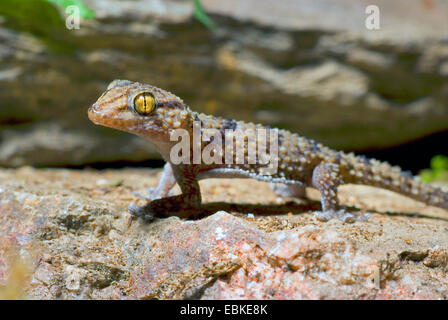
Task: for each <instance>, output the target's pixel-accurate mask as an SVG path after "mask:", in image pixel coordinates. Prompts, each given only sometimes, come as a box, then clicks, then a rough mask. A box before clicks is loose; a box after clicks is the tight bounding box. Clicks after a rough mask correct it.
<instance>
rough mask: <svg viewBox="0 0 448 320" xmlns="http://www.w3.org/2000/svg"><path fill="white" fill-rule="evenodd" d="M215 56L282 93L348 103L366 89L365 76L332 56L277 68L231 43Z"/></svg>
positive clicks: (363, 93)
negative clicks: (309, 63) (280, 68)
mask: <svg viewBox="0 0 448 320" xmlns="http://www.w3.org/2000/svg"><path fill="white" fill-rule="evenodd" d="M217 59H218V61H219V62H220V63H221V65H222V66H224V67H226V68H229V69H236V70H240V71H243V72H246V73H248V74H250V75H252V76H256V77H259V78H261V79H263V80H265V81H267V82H269V83H271V84H272V85H273V86H274V87H276V88H278V89H280V90H282V91H284V92H285V93H289V94H297V95H300V96H303V97H313V98H315V99H318V100H323V101H337V102H338V103H340V104H342V105H350V104H353V103H354V102H355V101H357V100H359V99H361V98H362V97H363V96H364V95H365V94H366V93H367V91H368V79H367V77H366V76H364V75H363V74H362V73H361V72H359V71H357V70H355V69H353V68H350V67H348V66H344V65H342V64H340V63H338V62H336V61H332V60H330V61H327V62H324V63H321V64H319V65H317V66H312V67H311V66H309V67H294V68H291V69H289V70H278V69H276V68H274V67H273V66H270V65H268V64H267V63H265V62H264V61H262V60H261V59H259V58H258V57H257V56H256V55H254V54H252V53H251V52H248V51H242V52H240V51H238V50H237V49H235V48H234V47H233V46H227V47H224V48H222V49H221V50H220V51H219V52H218V54H217Z"/></svg>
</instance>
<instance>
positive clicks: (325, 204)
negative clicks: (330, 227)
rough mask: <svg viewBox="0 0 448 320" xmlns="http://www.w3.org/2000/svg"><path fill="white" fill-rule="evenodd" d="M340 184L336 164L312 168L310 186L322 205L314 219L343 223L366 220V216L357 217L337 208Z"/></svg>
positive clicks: (340, 180) (367, 216)
mask: <svg viewBox="0 0 448 320" xmlns="http://www.w3.org/2000/svg"><path fill="white" fill-rule="evenodd" d="M342 183H343V181H342V179H341V177H340V175H339V166H338V165H337V164H334V163H325V162H324V163H321V164H319V165H318V166H316V168H314V171H313V178H312V184H313V187H314V188H316V189H317V190H319V192H320V197H321V203H322V211H321V212H315V213H314V214H315V215H316V217H317V218H318V219H319V220H323V221H328V220H330V219H334V218H336V219H339V220H341V221H343V222H353V221H355V220H361V221H365V220H367V219H368V218H369V216H370V215H368V214H365V215H363V216H357V215H353V214H351V213H349V212H347V211H345V210H344V209H340V208H339V200H338V186H339V185H340V184H342Z"/></svg>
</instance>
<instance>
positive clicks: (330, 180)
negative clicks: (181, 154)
mask: <svg viewBox="0 0 448 320" xmlns="http://www.w3.org/2000/svg"><path fill="white" fill-rule="evenodd" d="M137 100H138V101H141V102H140V105H141V108H140V109H141V110H140V109H139V107H140V105H139V104H138V103H137V102H136V101H137ZM148 106H151V108H149V107H148ZM142 110H143V111H142ZM89 118H90V119H91V120H92V121H93V122H94V123H96V124H100V125H103V126H107V127H112V128H115V129H119V130H123V131H127V132H131V133H134V134H137V135H139V136H142V137H144V138H146V139H148V140H149V141H150V142H151V143H152V144H153V145H154V146H155V147H156V149H157V150H158V151H159V152H160V153H161V155H162V156H163V158H164V159H165V160H166V161H167V162H170V158H169V157H170V150H171V148H172V147H173V146H174V145H175V144H176V143H177V141H170V134H171V132H172V130H174V129H179V128H182V129H186V130H187V131H188V132H189V133H190V136H192V132H193V124H194V122H195V121H196V122H200V124H201V134H203V133H204V130H205V129H217V130H219V131H220V132H221V133H222V137H223V139H222V150H225V139H224V134H225V131H226V130H229V129H230V130H238V129H241V130H243V131H245V130H247V129H252V130H254V132H255V130H257V129H266V136H267V137H269V130H273V129H271V128H269V127H267V126H263V125H261V124H253V123H245V122H243V121H236V120H233V119H226V118H221V117H214V116H210V115H205V114H202V113H196V112H194V111H192V110H190V109H189V108H188V106H187V105H186V104H185V103H184V102H183V101H182V100H181V99H180V98H179V97H177V96H176V95H174V94H172V93H170V92H168V91H165V90H163V89H160V88H157V87H154V86H150V85H147V84H142V83H138V82H131V81H127V80H115V81H113V82H112V83H111V84H110V85H109V86H108V88H107V91H106V92H105V93H103V95H102V96H101V97H100V98H99V99H98V101H97V102H96V103H95V104H94V105H93V106H92V107H91V108H90V109H89ZM275 130H277V129H275ZM201 141H202V144H201V150H202V149H204V148H205V147H206V146H207V145H208V143H210V142H204V141H203V139H201ZM268 141H269V140H268ZM234 143H235V145H236V146H240V145H241V144H243V146H244V147H245V153H244V161H243V162H244V163H243V164H238V163H235V162H236V161H235V160H237V159H236V156H237V155H236V154H235V153H233V154H232V157H233V160H234V161H233V164H230V165H229V164H225V158H224V157H225V155H224V153H221V154H220V157H221V159H222V164H205V163H201V164H198V165H194V164H191V165H174V164H171V167H172V168H170V170H172V172H174V176H175V177H176V181H177V182H178V184H179V185H180V187H181V189H182V188H183V189H184V190H185V192H184V193H191V194H192V193H194V192H199V187H197V188H193V185H196V181H197V180H199V179H203V178H208V177H250V178H255V179H259V180H264V181H270V182H279V183H284V184H287V185H291V186H294V185H295V187H298V186H301V187H307V186H310V187H314V188H317V189H318V190H319V191H320V193H321V198H322V206H323V213H324V214H321V215H320V216H319V215H318V216H319V217H320V218H322V219H324V220H328V219H331V218H334V217H338V218H341V216H343V217H346V216H347V215H346V214H345V213H341V212H339V210H338V201H337V187H338V185H340V184H342V183H354V184H364V185H370V186H375V187H381V188H385V189H388V190H392V191H395V192H398V193H400V194H403V195H406V196H409V197H411V198H414V199H416V200H420V201H423V202H425V203H427V204H430V205H434V206H438V207H441V208H445V209H448V193H445V192H442V191H441V190H440V189H438V188H435V187H433V186H431V185H429V184H425V183H422V182H421V181H420V180H419V179H418V178H414V177H412V175H411V174H410V173H408V172H403V171H402V170H401V169H400V168H399V167H392V166H391V165H389V164H388V163H385V162H380V161H377V160H374V159H367V158H365V157H363V156H355V155H354V154H353V153H349V154H345V153H343V152H339V151H335V150H331V149H329V148H328V147H325V146H323V145H321V144H319V143H316V142H314V141H312V140H309V139H306V138H304V137H301V136H299V135H298V134H295V133H291V132H289V131H286V130H278V155H279V158H278V172H277V173H276V174H274V175H262V174H260V173H262V172H263V168H264V167H265V165H260V164H259V163H258V162H255V163H253V164H250V163H248V160H249V154H248V150H247V145H245V144H244V141H238V140H237V141H235V142H234ZM191 148H193V146H191ZM269 150H270V149H269V142H268V143H267V144H266V151H267V152H268V154H269ZM192 153H193V152H191V154H192ZM191 156H192V155H191ZM240 160H241V159H240ZM158 188H159V189H163V186H159V187H158ZM165 189H167V188H165ZM196 189H198V190H196ZM188 190H189V191H188ZM191 194H190V196H191ZM161 195H162V196H166V193H164V194H161ZM183 196H184V197H183V198H182V199H180V198H179V199H177V200H179V201H180V200H182V201H186V200H185V199H186V198H188V197H187V196H188V194H184V195H183ZM190 198H191V197H190ZM192 198H194V199H196V198H198V199H199V200H198V201H199V203H200V194H199V195H197V194H196V195H195V196H193V197H192ZM166 199H170V201H171V202H172V203H173V202H175V201H174V200H175V199H173V197H170V198H166ZM162 200H164V199H159V200H155V201H152V202H151V203H155V202H157V204H158V205H161V203H162V202H163V201H162ZM189 201H193V200H191V199H190V200H189ZM190 204H191V205H196V204H197V203H194V204H193V203H190ZM165 205H168V204H167V202H166V201H165ZM162 207H163V206H162ZM151 209H154V210H155V204H154V205H151V206H150V205H147V206H145V210H151Z"/></svg>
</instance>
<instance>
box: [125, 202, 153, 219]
mask: <svg viewBox="0 0 448 320" xmlns="http://www.w3.org/2000/svg"><path fill="white" fill-rule="evenodd" d="M128 210H129V212H130V213H131V214H132V216H133V217H135V218H141V219H143V220H144V221H146V222H150V221H152V220H154V215H153V214H152V213H151V212H148V210H147V206H138V205H137V204H135V203H131V204H130V205H129V206H128Z"/></svg>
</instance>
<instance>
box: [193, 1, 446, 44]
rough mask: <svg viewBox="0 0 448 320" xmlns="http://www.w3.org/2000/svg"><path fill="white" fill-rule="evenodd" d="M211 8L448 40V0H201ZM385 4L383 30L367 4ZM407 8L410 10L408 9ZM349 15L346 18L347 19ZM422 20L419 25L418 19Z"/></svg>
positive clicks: (276, 22) (374, 36)
mask: <svg viewBox="0 0 448 320" xmlns="http://www.w3.org/2000/svg"><path fill="white" fill-rule="evenodd" d="M201 2H202V3H203V5H204V7H205V9H206V10H207V11H208V12H211V13H215V14H222V15H226V16H231V17H233V18H235V19H239V20H242V21H251V22H255V23H257V24H260V25H268V26H274V27H276V28H280V29H288V30H324V31H329V32H335V31H336V32H347V33H349V34H352V35H354V36H356V37H358V38H361V39H362V40H365V41H368V42H370V43H376V44H378V43H393V44H400V45H405V46H406V45H409V44H411V43H424V42H426V41H427V40H428V39H437V40H443V39H445V40H446V37H447V34H446V32H445V33H444V32H440V30H447V28H448V4H447V3H446V2H445V1H443V0H434V1H419V0H395V1H393V2H391V1H379V0H362V1H356V2H353V1H351V0H340V1H337V2H335V1H331V0H319V1H306V0H293V1H291V0H280V1H275V2H272V1H270V0H246V1H245V2H244V4H241V3H240V1H238V0H229V1H219V0H203V1H201ZM369 5H376V6H378V7H379V9H380V29H379V30H369V29H367V28H366V27H365V21H366V18H367V16H368V15H367V14H366V8H367V6H369ZM403 7H406V14H405V15H404V14H403ZM341 17H343V18H341ZM416 21H418V24H416V23H415V22H416Z"/></svg>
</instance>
